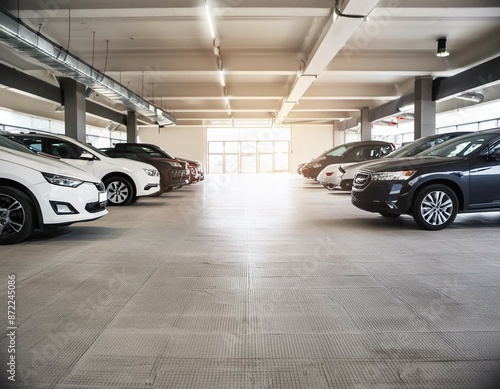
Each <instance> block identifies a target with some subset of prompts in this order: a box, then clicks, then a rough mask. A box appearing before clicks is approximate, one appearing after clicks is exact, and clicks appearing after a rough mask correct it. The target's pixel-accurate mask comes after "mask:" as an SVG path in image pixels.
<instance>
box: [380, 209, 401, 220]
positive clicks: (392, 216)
mask: <svg viewBox="0 0 500 389" xmlns="http://www.w3.org/2000/svg"><path fill="white" fill-rule="evenodd" d="M379 214H380V216H383V217H386V218H389V219H396V218H398V217H400V216H401V214H400V213H392V212H387V211H380V212H379Z"/></svg>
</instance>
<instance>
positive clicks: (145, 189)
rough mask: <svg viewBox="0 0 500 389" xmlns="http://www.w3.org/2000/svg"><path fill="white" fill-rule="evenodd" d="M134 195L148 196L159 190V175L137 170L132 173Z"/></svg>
mask: <svg viewBox="0 0 500 389" xmlns="http://www.w3.org/2000/svg"><path fill="white" fill-rule="evenodd" d="M134 183H135V187H136V194H135V195H136V196H137V197H142V196H150V195H152V194H155V193H156V192H158V191H159V190H160V176H156V177H152V176H148V175H147V174H146V172H144V171H137V172H135V175H134Z"/></svg>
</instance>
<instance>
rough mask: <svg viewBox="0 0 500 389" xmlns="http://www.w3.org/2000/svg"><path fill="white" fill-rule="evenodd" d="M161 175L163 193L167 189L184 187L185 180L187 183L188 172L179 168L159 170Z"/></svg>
mask: <svg viewBox="0 0 500 389" xmlns="http://www.w3.org/2000/svg"><path fill="white" fill-rule="evenodd" d="M160 175H161V191H162V192H165V191H167V190H168V189H169V187H173V186H179V185H185V184H186V180H187V181H189V170H186V169H181V168H172V169H168V170H160Z"/></svg>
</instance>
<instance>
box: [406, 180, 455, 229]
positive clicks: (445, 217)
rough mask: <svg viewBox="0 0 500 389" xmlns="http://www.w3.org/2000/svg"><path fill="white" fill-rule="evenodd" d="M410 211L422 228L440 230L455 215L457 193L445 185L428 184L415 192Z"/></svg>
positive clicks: (451, 220) (453, 218) (447, 224)
mask: <svg viewBox="0 0 500 389" xmlns="http://www.w3.org/2000/svg"><path fill="white" fill-rule="evenodd" d="M412 211H413V219H414V220H415V222H416V223H417V224H418V225H419V226H420V227H422V228H423V229H425V230H432V231H436V230H442V229H443V228H446V227H448V226H449V225H450V224H451V223H453V221H454V220H455V217H456V216H457V213H458V199H457V195H456V194H455V192H454V191H453V190H452V189H451V188H449V187H448V186H446V185H441V184H436V185H430V186H428V187H426V188H424V189H422V190H421V191H420V192H419V193H418V194H417V196H416V197H415V200H414V201H413V206H412Z"/></svg>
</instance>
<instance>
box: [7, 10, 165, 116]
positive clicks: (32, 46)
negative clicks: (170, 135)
mask: <svg viewBox="0 0 500 389" xmlns="http://www.w3.org/2000/svg"><path fill="white" fill-rule="evenodd" d="M0 42H1V43H3V44H5V45H6V46H8V47H10V48H12V49H14V50H16V51H19V52H21V53H23V54H25V55H27V56H29V57H31V58H33V59H35V60H37V61H39V62H41V63H42V64H44V65H47V66H48V67H50V68H51V69H53V70H55V71H57V72H58V73H59V74H60V75H62V76H64V77H69V78H72V79H74V80H76V81H78V82H80V83H82V84H83V85H85V86H87V87H89V88H92V89H93V90H95V91H96V92H98V93H100V94H101V95H103V96H106V97H108V98H109V99H111V100H112V101H115V102H117V103H121V104H123V105H125V106H126V107H127V108H128V109H130V110H133V111H136V112H137V113H139V114H141V115H143V116H145V117H146V118H148V119H150V120H152V121H153V122H156V123H158V124H159V125H161V126H167V125H172V124H175V118H174V117H173V116H172V115H171V114H169V113H168V112H166V111H164V110H163V109H161V108H159V107H157V106H155V105H153V104H152V103H150V102H149V101H147V100H145V99H144V98H142V97H141V96H139V95H137V94H135V93H134V92H132V91H131V90H130V89H128V88H127V87H125V86H123V85H121V84H120V83H118V82H117V81H115V80H114V79H112V78H111V77H108V76H106V75H105V74H103V73H101V72H100V71H99V70H97V69H95V68H94V67H92V66H91V65H89V64H88V63H86V62H84V61H82V60H81V59H80V58H78V57H77V56H75V55H73V54H72V53H70V52H69V51H67V50H66V49H64V48H63V47H61V46H60V45H58V44H56V43H54V42H52V41H51V40H50V39H48V38H46V37H45V36H43V35H42V34H40V33H39V32H37V31H35V30H33V29H32V28H31V27H29V26H28V25H26V24H25V23H23V22H22V21H20V20H18V19H17V18H15V17H14V16H12V15H11V14H10V13H9V12H7V11H5V10H4V9H2V8H0Z"/></svg>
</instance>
